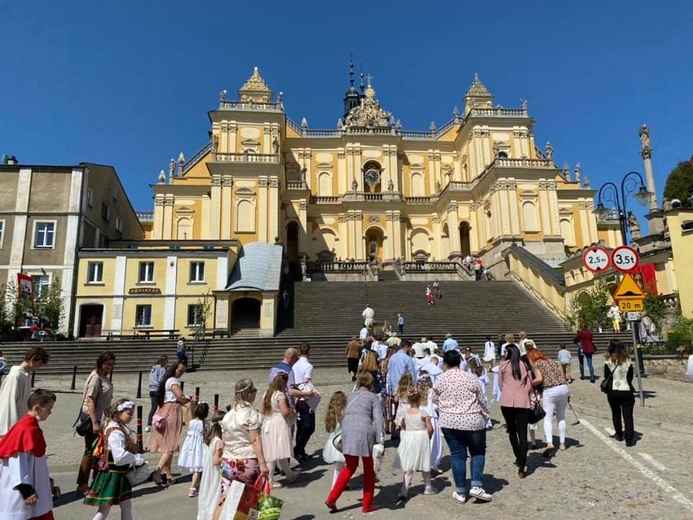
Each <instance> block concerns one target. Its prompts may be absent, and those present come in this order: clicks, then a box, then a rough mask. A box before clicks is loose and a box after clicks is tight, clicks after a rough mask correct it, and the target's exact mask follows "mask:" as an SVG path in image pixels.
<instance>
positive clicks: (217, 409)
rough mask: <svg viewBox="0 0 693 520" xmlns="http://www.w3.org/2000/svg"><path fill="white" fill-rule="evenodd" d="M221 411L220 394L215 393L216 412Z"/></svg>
mask: <svg viewBox="0 0 693 520" xmlns="http://www.w3.org/2000/svg"><path fill="white" fill-rule="evenodd" d="M218 412H219V394H214V413H218Z"/></svg>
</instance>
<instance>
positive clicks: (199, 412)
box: [178, 403, 209, 497]
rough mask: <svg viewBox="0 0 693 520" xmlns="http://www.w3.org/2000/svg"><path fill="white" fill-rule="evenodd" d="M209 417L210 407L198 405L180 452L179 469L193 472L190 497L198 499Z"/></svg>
mask: <svg viewBox="0 0 693 520" xmlns="http://www.w3.org/2000/svg"><path fill="white" fill-rule="evenodd" d="M208 415H209V405H208V404H207V403H198V404H197V406H195V418H194V419H193V420H192V421H190V426H188V435H186V437H185V440H184V441H183V447H182V448H181V450H180V456H179V457H178V467H179V468H181V469H187V470H188V471H192V474H193V476H192V483H191V484H190V489H188V496H189V497H196V496H197V491H198V489H200V476H201V475H202V468H203V466H204V459H205V451H207V447H206V446H205V433H206V429H207V423H206V419H207V416H208Z"/></svg>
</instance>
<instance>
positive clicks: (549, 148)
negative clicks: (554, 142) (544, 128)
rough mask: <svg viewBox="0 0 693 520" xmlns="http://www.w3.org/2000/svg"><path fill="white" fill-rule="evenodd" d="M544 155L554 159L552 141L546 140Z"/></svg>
mask: <svg viewBox="0 0 693 520" xmlns="http://www.w3.org/2000/svg"><path fill="white" fill-rule="evenodd" d="M544 155H546V158H547V159H548V160H550V161H551V160H553V146H551V142H550V141H546V148H544Z"/></svg>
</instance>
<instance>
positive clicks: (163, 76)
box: [0, 0, 693, 224]
mask: <svg viewBox="0 0 693 520" xmlns="http://www.w3.org/2000/svg"><path fill="white" fill-rule="evenodd" d="M0 10H1V11H0V59H1V60H2V61H1V66H2V74H0V107H1V108H2V112H1V113H2V118H1V119H0V121H1V124H0V154H3V153H7V154H10V155H15V156H17V157H18V159H19V160H20V162H23V163H26V164H74V163H78V162H81V161H88V162H97V163H104V164H111V165H113V166H115V167H116V169H117V170H118V172H119V174H120V176H121V178H122V180H123V182H124V184H125V187H126V190H127V192H128V194H129V196H130V199H131V201H132V202H133V205H134V206H135V208H137V209H152V200H151V195H152V193H151V190H150V189H149V187H148V184H150V183H154V182H156V177H157V173H158V172H159V170H160V169H162V168H163V169H166V167H167V163H168V161H169V159H170V158H171V157H177V155H178V153H179V152H180V151H183V153H184V154H185V155H186V156H188V157H189V156H191V155H192V154H194V153H195V152H196V151H197V150H198V149H199V148H200V147H201V146H202V145H203V144H204V143H205V142H206V140H207V131H208V130H209V122H208V118H207V111H208V110H211V109H214V108H215V107H216V106H217V103H218V95H219V91H220V90H222V89H228V90H229V92H230V93H233V94H234V95H235V91H236V89H237V88H238V87H239V86H240V85H241V84H242V83H243V82H244V81H245V79H246V78H247V77H248V76H249V75H250V73H251V72H252V68H253V66H255V65H257V66H259V67H260V71H261V73H262V75H263V76H264V77H265V79H266V80H267V81H268V83H269V84H270V86H271V87H272V88H273V90H274V91H275V93H276V92H278V91H280V90H281V91H283V92H284V104H285V107H286V110H287V113H288V115H289V117H291V118H292V119H293V120H294V121H296V122H300V121H301V118H302V117H304V116H305V117H306V118H307V120H308V122H309V124H310V126H311V127H312V128H319V127H322V128H325V127H327V128H333V127H334V126H335V125H336V122H337V119H338V118H339V117H340V116H341V114H342V96H343V93H344V91H345V89H346V87H347V86H348V75H347V72H348V69H347V67H348V61H349V55H350V53H352V52H353V54H354V57H355V60H356V61H357V63H361V62H362V63H363V68H364V70H365V72H367V73H370V74H372V75H373V78H374V79H373V86H374V87H375V89H376V91H377V96H378V98H379V99H380V101H381V103H382V105H383V106H384V107H385V108H386V109H387V110H389V111H391V112H393V114H394V115H395V117H397V118H399V119H401V120H402V123H403V125H404V129H405V130H426V129H428V127H429V125H430V122H431V121H432V120H433V121H435V122H436V124H437V125H438V126H440V125H442V124H444V123H445V122H446V121H448V119H450V117H451V114H452V110H453V107H454V106H455V105H457V106H459V107H460V108H462V105H463V104H462V97H463V96H464V94H465V92H466V91H467V88H468V86H469V84H470V83H471V81H472V79H473V76H474V73H475V72H478V73H479V74H480V77H481V79H482V81H483V82H484V83H485V84H486V86H487V87H488V88H489V90H491V92H492V93H493V94H494V95H495V96H496V103H499V104H501V105H503V106H506V107H518V106H519V105H520V98H525V99H527V100H528V101H529V110H530V115H531V116H532V117H534V119H535V120H536V122H537V124H536V127H535V136H536V141H537V143H538V144H539V145H540V147H541V148H543V144H544V143H545V142H546V141H547V140H550V141H551V143H552V145H553V147H554V149H555V152H554V159H555V160H556V162H557V164H559V166H562V165H563V164H564V163H566V162H567V163H569V164H570V165H571V168H573V167H574V166H575V164H576V163H577V162H580V163H581V165H582V172H583V175H586V176H587V177H589V179H590V181H591V184H592V186H593V187H598V186H599V185H601V183H602V182H604V181H606V180H616V181H620V178H621V177H622V175H623V174H625V173H627V172H628V171H630V170H639V171H643V165H642V160H641V158H640V155H639V150H640V142H639V139H638V133H637V131H638V128H639V126H640V125H641V124H642V123H644V122H645V123H647V124H648V126H649V127H650V129H651V133H652V144H653V148H654V155H653V161H654V168H655V175H656V180H657V188H658V194H659V196H660V198H661V192H662V190H663V186H664V181H665V179H666V175H667V173H668V172H669V171H670V170H671V169H672V168H673V167H674V166H675V165H676V163H677V162H678V161H680V160H683V159H687V158H689V157H690V156H691V154H693V145H692V143H693V124H691V115H692V113H693V110H692V109H693V96H692V95H691V87H690V83H691V80H693V70H692V69H691V67H690V64H691V50H692V44H691V39H690V36H689V33H690V27H691V25H693V24H692V22H693V9H692V8H691V7H690V3H689V2H685V1H679V0H676V1H673V0H672V1H666V2H659V3H652V2H645V1H642V0H630V1H621V0H616V1H608V2H606V1H603V0H602V1H599V2H596V1H583V2H571V3H570V4H567V3H565V2H555V1H554V2H548V1H538V0H527V1H525V2H511V1H506V0H497V1H495V2H451V1H447V2H439V1H434V0H433V1H428V2H417V1H411V0H401V1H399V2H371V3H365V2H361V3H358V2H339V3H336V2H335V3H332V2H315V1H304V2H274V1H268V2H264V3H262V2H260V3H245V4H242V5H240V4H235V3H233V2H220V1H218V0H207V1H205V2H196V3H194V4H193V3H191V2H184V1H182V0H169V1H167V2H162V1H160V2H139V1H138V2H136V1H133V0H121V1H104V2H77V1H74V0H63V1H61V2H47V1H41V2H36V1H27V2H10V1H9V0H0ZM229 97H231V95H229ZM634 205H635V204H634V203H631V206H634ZM643 224H644V223H643Z"/></svg>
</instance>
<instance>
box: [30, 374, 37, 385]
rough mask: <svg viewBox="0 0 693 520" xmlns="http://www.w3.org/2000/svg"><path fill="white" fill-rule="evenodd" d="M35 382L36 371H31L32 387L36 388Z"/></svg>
mask: <svg viewBox="0 0 693 520" xmlns="http://www.w3.org/2000/svg"><path fill="white" fill-rule="evenodd" d="M34 383H36V372H32V373H31V388H34Z"/></svg>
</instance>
